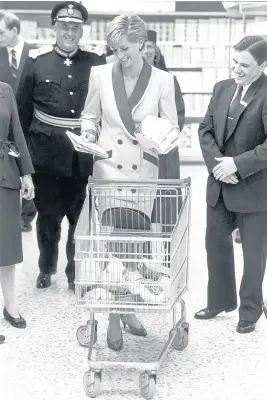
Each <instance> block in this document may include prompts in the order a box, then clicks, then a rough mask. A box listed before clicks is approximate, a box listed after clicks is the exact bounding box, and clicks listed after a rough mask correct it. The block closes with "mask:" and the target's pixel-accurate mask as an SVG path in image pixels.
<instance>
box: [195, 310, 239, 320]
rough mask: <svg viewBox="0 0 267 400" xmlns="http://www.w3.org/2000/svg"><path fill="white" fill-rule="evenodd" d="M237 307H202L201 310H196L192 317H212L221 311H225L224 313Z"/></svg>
mask: <svg viewBox="0 0 267 400" xmlns="http://www.w3.org/2000/svg"><path fill="white" fill-rule="evenodd" d="M236 309H237V307H232V308H226V309H224V308H219V309H210V308H208V307H207V308H203V309H202V310H200V311H198V312H196V313H195V315H194V318H195V319H212V318H214V317H216V316H217V315H218V314H220V313H222V312H223V311H225V312H226V313H228V312H231V311H234V310H236Z"/></svg>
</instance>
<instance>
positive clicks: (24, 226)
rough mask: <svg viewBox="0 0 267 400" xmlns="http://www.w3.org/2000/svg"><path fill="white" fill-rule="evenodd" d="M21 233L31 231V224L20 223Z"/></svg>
mask: <svg viewBox="0 0 267 400" xmlns="http://www.w3.org/2000/svg"><path fill="white" fill-rule="evenodd" d="M21 231H22V232H30V231H32V224H31V223H30V222H23V221H21Z"/></svg>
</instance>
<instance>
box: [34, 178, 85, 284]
mask: <svg viewBox="0 0 267 400" xmlns="http://www.w3.org/2000/svg"><path fill="white" fill-rule="evenodd" d="M87 181H88V180H87V178H76V177H70V178H69V177H68V178H65V177H57V176H54V175H47V174H40V173H36V174H34V175H33V182H34V185H35V199H34V201H35V206H36V209H37V211H38V217H37V222H36V228H37V241H38V247H39V252H40V255H39V269H40V272H42V273H46V274H50V273H55V272H56V270H57V261H58V244H59V240H60V234H61V223H62V220H63V218H64V217H65V216H66V217H67V219H68V222H69V230H68V238H67V243H66V255H67V266H66V269H65V272H66V275H67V278H68V281H69V282H73V281H74V279H75V263H74V255H75V243H74V232H75V228H76V225H77V222H78V218H79V215H80V212H81V209H82V206H83V203H84V200H85V197H86V185H87Z"/></svg>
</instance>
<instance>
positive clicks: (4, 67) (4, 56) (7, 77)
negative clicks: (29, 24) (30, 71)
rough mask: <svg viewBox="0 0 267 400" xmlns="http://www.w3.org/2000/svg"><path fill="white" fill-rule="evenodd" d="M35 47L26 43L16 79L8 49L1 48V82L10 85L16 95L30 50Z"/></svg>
mask: <svg viewBox="0 0 267 400" xmlns="http://www.w3.org/2000/svg"><path fill="white" fill-rule="evenodd" d="M34 47H35V46H32V45H30V44H29V43H26V42H24V46H23V50H22V54H21V59H20V63H19V68H18V73H17V78H16V79H15V78H14V77H13V76H12V73H11V68H10V64H9V59H8V51H7V48H6V47H2V48H0V81H1V82H5V83H8V84H9V85H10V86H11V87H12V89H13V91H14V93H16V91H17V88H18V84H19V81H20V77H21V73H22V70H23V67H24V64H25V61H26V59H27V57H28V54H29V50H30V49H32V48H34Z"/></svg>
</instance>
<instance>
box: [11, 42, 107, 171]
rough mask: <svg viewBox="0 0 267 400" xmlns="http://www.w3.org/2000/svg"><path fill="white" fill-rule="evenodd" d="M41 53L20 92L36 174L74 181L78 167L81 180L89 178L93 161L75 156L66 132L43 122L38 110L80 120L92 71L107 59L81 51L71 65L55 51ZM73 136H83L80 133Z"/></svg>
mask: <svg viewBox="0 0 267 400" xmlns="http://www.w3.org/2000/svg"><path fill="white" fill-rule="evenodd" d="M38 50H39V51H40V53H39V55H37V56H36V55H35V56H31V57H28V59H27V62H26V64H25V67H24V70H23V72H22V75H21V79H20V85H19V88H18V91H17V103H18V111H19V115H20V121H21V125H22V129H23V132H24V135H25V137H26V140H27V143H28V147H29V150H30V154H31V157H32V161H33V165H34V168H35V171H36V172H39V173H45V174H52V175H56V176H61V177H70V176H73V166H74V164H75V165H76V164H78V169H79V174H80V176H82V177H86V176H89V175H90V174H91V173H92V165H93V159H92V157H91V156H90V155H88V154H84V153H77V152H75V150H74V148H73V146H72V144H71V142H70V140H69V138H68V137H67V135H66V133H65V132H66V128H61V127H57V126H54V125H49V124H47V123H45V122H41V121H39V120H38V119H37V118H36V117H35V116H34V108H37V109H38V110H40V111H42V112H44V113H46V114H48V115H51V116H54V117H59V118H75V119H77V118H80V116H81V111H82V110H83V107H84V102H85V98H86V95H87V91H88V81H89V75H90V70H91V67H92V66H94V65H100V64H104V63H105V58H104V57H103V56H99V55H97V54H96V53H92V52H87V51H83V50H81V49H79V50H78V51H77V53H76V54H75V55H74V56H72V57H71V63H70V64H68V63H66V58H65V57H63V56H61V55H59V54H58V53H57V52H56V51H55V50H54V48H50V50H47V51H46V52H44V50H43V49H38ZM73 132H75V133H77V134H80V129H74V130H73ZM77 160H78V161H77ZM74 161H75V162H74Z"/></svg>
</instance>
